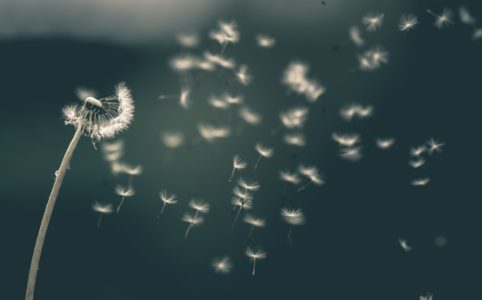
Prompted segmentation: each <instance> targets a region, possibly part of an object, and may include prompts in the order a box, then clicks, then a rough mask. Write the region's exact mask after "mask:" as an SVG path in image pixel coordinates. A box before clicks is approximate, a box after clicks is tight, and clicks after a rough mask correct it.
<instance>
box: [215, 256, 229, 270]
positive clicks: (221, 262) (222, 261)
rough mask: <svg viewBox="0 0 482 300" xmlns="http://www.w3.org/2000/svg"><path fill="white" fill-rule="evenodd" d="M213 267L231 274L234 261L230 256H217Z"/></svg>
mask: <svg viewBox="0 0 482 300" xmlns="http://www.w3.org/2000/svg"><path fill="white" fill-rule="evenodd" d="M212 267H213V269H214V271H215V272H216V273H221V274H229V273H230V272H231V269H232V267H233V263H232V262H231V259H230V258H229V256H224V257H222V258H215V259H214V260H213V263H212Z"/></svg>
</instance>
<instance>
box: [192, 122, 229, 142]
mask: <svg viewBox="0 0 482 300" xmlns="http://www.w3.org/2000/svg"><path fill="white" fill-rule="evenodd" d="M197 129H198V131H199V134H200V135H201V137H202V138H203V139H204V140H205V141H207V142H209V143H213V142H215V141H216V140H218V139H222V138H227V137H228V136H229V135H230V134H231V130H230V129H229V127H224V126H213V125H210V124H206V123H200V124H198V126H197Z"/></svg>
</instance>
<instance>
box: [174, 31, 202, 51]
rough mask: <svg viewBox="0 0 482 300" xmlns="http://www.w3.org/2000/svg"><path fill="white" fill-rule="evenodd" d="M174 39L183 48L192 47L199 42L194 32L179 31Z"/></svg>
mask: <svg viewBox="0 0 482 300" xmlns="http://www.w3.org/2000/svg"><path fill="white" fill-rule="evenodd" d="M176 40H177V42H178V43H179V44H180V45H181V46H183V47H185V48H194V47H196V46H197V45H198V44H199V36H198V35H197V34H195V33H180V34H178V35H177V36H176Z"/></svg>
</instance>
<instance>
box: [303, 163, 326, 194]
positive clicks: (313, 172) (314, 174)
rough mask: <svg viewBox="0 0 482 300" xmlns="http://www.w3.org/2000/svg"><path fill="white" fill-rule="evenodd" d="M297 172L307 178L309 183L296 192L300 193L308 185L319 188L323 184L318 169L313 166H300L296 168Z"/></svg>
mask: <svg viewBox="0 0 482 300" xmlns="http://www.w3.org/2000/svg"><path fill="white" fill-rule="evenodd" d="M298 171H299V172H300V174H301V175H303V176H305V177H307V178H308V179H309V181H308V183H306V184H305V185H303V186H302V187H300V188H298V190H297V192H301V191H302V190H304V189H306V188H307V187H308V186H309V185H310V184H315V185H318V186H321V185H323V184H324V183H325V182H324V181H323V179H321V175H320V173H319V171H318V168H317V167H315V166H304V165H300V166H299V167H298Z"/></svg>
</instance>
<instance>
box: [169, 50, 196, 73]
mask: <svg viewBox="0 0 482 300" xmlns="http://www.w3.org/2000/svg"><path fill="white" fill-rule="evenodd" d="M169 65H170V67H171V69H173V70H174V71H176V72H179V73H185V72H187V71H189V70H192V69H194V68H196V66H197V59H196V58H195V57H194V56H192V55H185V54H183V55H179V56H176V57H173V58H171V60H170V61H169Z"/></svg>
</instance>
